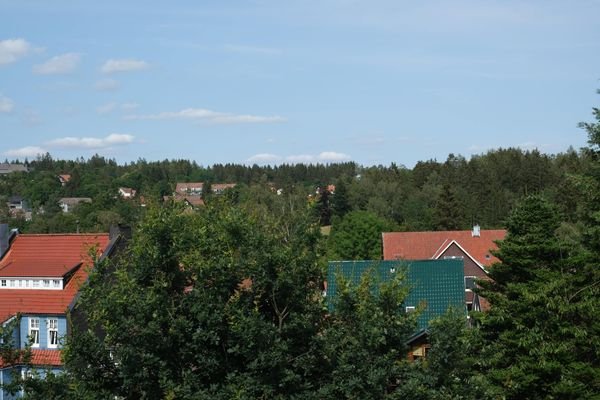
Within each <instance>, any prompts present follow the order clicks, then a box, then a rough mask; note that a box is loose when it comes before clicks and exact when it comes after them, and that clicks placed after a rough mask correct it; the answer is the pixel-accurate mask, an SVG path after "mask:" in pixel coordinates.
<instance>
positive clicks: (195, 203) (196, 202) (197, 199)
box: [163, 196, 204, 208]
mask: <svg viewBox="0 0 600 400" xmlns="http://www.w3.org/2000/svg"><path fill="white" fill-rule="evenodd" d="M170 200H173V201H174V202H176V203H184V204H185V205H186V206H188V207H190V208H196V207H202V206H204V200H203V199H202V197H201V196H164V197H163V201H165V202H167V201H170Z"/></svg>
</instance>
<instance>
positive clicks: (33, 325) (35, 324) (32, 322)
mask: <svg viewBox="0 0 600 400" xmlns="http://www.w3.org/2000/svg"><path fill="white" fill-rule="evenodd" d="M34 332H37V335H36V334H35V333H34ZM36 339H37V342H36ZM29 340H30V341H31V347H40V319H39V318H37V317H30V318H29Z"/></svg>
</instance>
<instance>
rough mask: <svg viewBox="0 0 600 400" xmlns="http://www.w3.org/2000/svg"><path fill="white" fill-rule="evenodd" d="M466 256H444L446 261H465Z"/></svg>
mask: <svg viewBox="0 0 600 400" xmlns="http://www.w3.org/2000/svg"><path fill="white" fill-rule="evenodd" d="M464 258H465V257H464V256H444V260H463V259H464Z"/></svg>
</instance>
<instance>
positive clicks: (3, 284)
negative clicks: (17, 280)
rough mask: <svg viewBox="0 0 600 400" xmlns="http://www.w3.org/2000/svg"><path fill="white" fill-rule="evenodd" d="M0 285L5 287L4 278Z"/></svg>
mask: <svg viewBox="0 0 600 400" xmlns="http://www.w3.org/2000/svg"><path fill="white" fill-rule="evenodd" d="M0 285H2V287H6V279H2V283H1V284H0Z"/></svg>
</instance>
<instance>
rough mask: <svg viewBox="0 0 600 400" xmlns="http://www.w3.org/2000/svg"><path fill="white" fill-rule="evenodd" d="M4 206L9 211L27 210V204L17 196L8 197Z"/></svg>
mask: <svg viewBox="0 0 600 400" xmlns="http://www.w3.org/2000/svg"><path fill="white" fill-rule="evenodd" d="M6 205H7V206H8V208H9V209H10V210H22V209H24V208H27V202H26V201H25V200H24V199H23V198H22V197H21V196H19V195H14V196H10V197H9V198H8V202H7V203H6Z"/></svg>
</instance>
